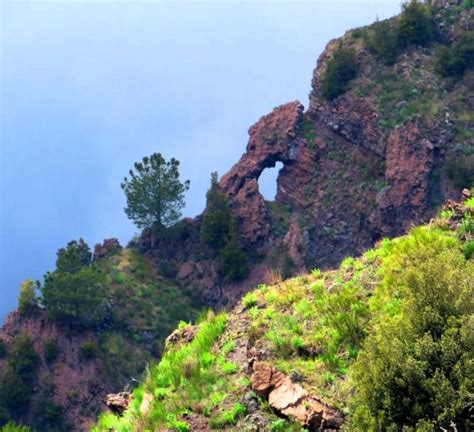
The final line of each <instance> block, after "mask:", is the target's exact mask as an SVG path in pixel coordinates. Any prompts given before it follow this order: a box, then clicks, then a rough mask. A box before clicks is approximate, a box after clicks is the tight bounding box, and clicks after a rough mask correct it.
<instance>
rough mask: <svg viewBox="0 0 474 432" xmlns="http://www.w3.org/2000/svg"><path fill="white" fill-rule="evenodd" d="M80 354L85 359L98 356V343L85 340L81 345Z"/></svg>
mask: <svg viewBox="0 0 474 432" xmlns="http://www.w3.org/2000/svg"><path fill="white" fill-rule="evenodd" d="M79 354H80V356H81V358H83V359H85V360H90V359H93V358H95V357H96V356H97V344H96V343H95V342H84V343H83V344H82V345H81V346H80V347H79Z"/></svg>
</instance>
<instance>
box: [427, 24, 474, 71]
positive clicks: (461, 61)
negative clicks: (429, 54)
mask: <svg viewBox="0 0 474 432" xmlns="http://www.w3.org/2000/svg"><path fill="white" fill-rule="evenodd" d="M473 67H474V31H467V32H465V33H463V34H462V35H461V37H460V38H459V40H457V41H456V42H454V43H453V44H452V45H451V46H449V47H441V48H440V49H439V50H438V52H437V53H436V71H437V72H438V73H439V74H440V75H441V76H443V77H450V78H453V79H459V78H462V76H463V75H464V73H465V72H466V71H468V70H470V69H472V68H473Z"/></svg>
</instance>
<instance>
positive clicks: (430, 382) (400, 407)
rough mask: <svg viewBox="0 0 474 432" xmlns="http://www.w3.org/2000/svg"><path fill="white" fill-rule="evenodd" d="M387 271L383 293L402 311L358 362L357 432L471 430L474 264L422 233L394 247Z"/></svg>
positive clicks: (389, 317) (450, 242)
mask: <svg viewBox="0 0 474 432" xmlns="http://www.w3.org/2000/svg"><path fill="white" fill-rule="evenodd" d="M382 272H383V282H384V285H383V289H381V291H380V293H383V292H385V293H386V294H387V295H390V296H391V297H393V295H396V296H397V297H399V299H400V300H399V306H398V307H397V308H394V309H393V308H392V309H391V312H390V313H386V314H383V315H382V316H380V317H379V319H378V320H377V323H376V324H375V326H374V329H373V331H372V334H371V335H370V336H369V337H368V338H367V339H366V341H365V343H364V348H363V350H362V351H361V352H360V353H359V356H358V358H357V362H356V364H355V366H354V374H353V380H354V386H355V389H356V396H355V397H354V399H353V400H352V407H353V409H354V412H353V415H352V418H351V421H350V427H351V430H354V431H385V430H401V429H404V430H405V428H406V430H412V429H408V428H415V429H416V430H423V431H424V430H434V429H435V428H436V429H438V428H441V427H445V428H447V427H449V425H450V422H451V421H453V422H454V423H455V424H457V425H459V426H460V427H461V428H462V430H469V428H470V426H469V424H468V420H467V418H468V410H469V404H470V400H469V398H470V396H469V391H468V389H469V388H472V385H473V380H472V377H473V376H474V375H473V372H474V370H473V364H472V358H473V355H474V347H473V345H472V337H473V336H474V334H473V326H472V314H473V312H474V302H473V299H472V294H471V289H472V284H473V282H474V265H473V263H472V262H466V261H465V259H464V257H463V256H462V255H461V254H460V253H459V251H458V248H457V247H456V241H455V240H454V239H449V238H447V237H443V235H441V234H438V233H436V231H429V230H426V231H423V230H420V229H418V230H415V231H414V233H412V234H411V235H410V236H409V237H407V238H405V239H402V240H400V241H398V242H395V243H392V246H391V250H389V253H388V254H387V255H386V256H385V257H384V259H383V264H382ZM382 298H383V295H382ZM382 301H386V300H382ZM471 427H472V425H471Z"/></svg>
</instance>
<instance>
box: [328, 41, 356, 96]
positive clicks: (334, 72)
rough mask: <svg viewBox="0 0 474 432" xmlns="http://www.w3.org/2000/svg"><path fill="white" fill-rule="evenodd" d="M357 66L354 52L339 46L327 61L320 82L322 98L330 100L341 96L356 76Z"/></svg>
mask: <svg viewBox="0 0 474 432" xmlns="http://www.w3.org/2000/svg"><path fill="white" fill-rule="evenodd" d="M357 71H358V65H357V60H356V56H355V51H354V49H352V48H344V47H342V45H340V46H339V47H338V48H337V49H336V50H335V51H334V54H333V56H332V58H331V59H329V60H328V62H327V66H326V70H325V71H324V73H323V76H322V80H321V92H322V95H323V97H324V98H326V99H328V100H332V99H334V98H336V97H337V96H339V95H341V94H343V93H344V92H345V91H346V90H347V88H348V84H349V82H350V81H351V80H352V79H354V78H355V77H356V75H357Z"/></svg>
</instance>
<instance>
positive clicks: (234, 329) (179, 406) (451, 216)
mask: <svg viewBox="0 0 474 432" xmlns="http://www.w3.org/2000/svg"><path fill="white" fill-rule="evenodd" d="M473 208H474V201H473V199H472V198H471V199H470V200H467V201H466V203H465V205H464V206H458V207H455V209H454V210H453V209H448V210H445V211H443V212H442V213H441V215H440V216H439V217H438V218H437V219H436V220H434V221H432V223H430V225H427V226H421V227H417V228H413V229H412V230H411V232H410V233H409V234H408V235H406V236H402V237H399V238H396V239H393V240H388V239H385V240H383V241H381V242H380V243H379V244H378V245H377V246H376V247H375V248H374V249H371V250H368V251H367V252H365V253H364V255H363V256H361V257H360V258H357V259H354V258H347V259H345V260H344V261H343V263H342V264H341V266H340V268H339V269H338V270H335V271H328V272H320V271H318V270H314V271H313V272H312V273H311V274H309V275H302V276H298V277H296V278H293V279H290V280H287V281H285V282H281V283H277V284H275V285H272V286H260V287H259V288H258V289H256V290H255V291H253V292H250V293H248V294H247V295H245V297H244V298H243V300H242V303H241V305H239V306H238V307H237V308H236V309H234V310H233V311H231V312H230V313H228V314H219V315H214V314H210V315H209V316H208V318H207V319H206V320H205V321H203V322H201V323H200V324H199V325H198V326H197V328H195V332H196V333H195V336H194V339H193V340H192V341H191V342H190V343H185V342H182V343H179V342H178V343H177V344H176V345H170V346H169V347H168V349H167V351H166V353H165V355H164V356H163V358H162V360H161V362H160V363H159V364H157V365H156V366H152V367H150V369H149V372H148V374H147V376H146V379H145V382H144V384H143V385H142V386H140V387H139V388H138V389H137V390H136V391H135V392H134V400H133V401H132V403H131V406H130V407H129V409H128V410H127V411H126V412H125V414H124V416H123V417H116V416H114V415H112V414H104V415H103V416H102V417H101V419H100V421H99V423H98V426H97V427H96V428H95V429H94V431H96V432H98V431H110V430H112V431H117V432H129V431H145V430H150V431H151V430H162V428H163V430H164V429H166V428H168V429H171V430H176V431H188V430H190V431H191V430H211V429H217V430H255V429H252V427H253V425H256V424H260V425H264V427H265V428H266V429H264V430H270V431H278V430H281V431H283V430H285V431H286V430H301V427H302V426H305V425H304V424H303V425H300V424H297V423H292V422H291V420H292V419H291V417H290V418H288V419H284V418H279V417H277V416H276V413H277V412H278V410H277V409H272V408H271V406H270V404H269V401H268V400H266V399H265V398H264V397H259V396H257V394H256V393H255V391H253V390H252V388H253V384H252V383H253V382H254V381H253V376H252V369H251V367H250V366H249V361H251V360H255V359H254V358H253V357H254V356H255V355H256V356H257V358H258V360H259V361H265V362H267V363H270V364H271V365H272V367H274V368H275V369H277V370H278V371H280V372H283V373H284V374H285V375H287V376H289V377H290V378H291V380H292V381H294V382H297V383H299V384H300V385H301V386H302V387H303V388H304V389H305V390H306V391H307V392H308V393H310V394H311V395H315V397H317V398H318V399H320V400H321V402H323V403H326V404H327V405H330V406H332V407H335V408H337V409H338V410H340V411H341V412H342V413H343V414H344V415H345V418H346V421H345V426H343V428H345V429H346V430H350V431H388V430H390V431H392V430H393V431H397V430H401V429H402V428H403V430H406V431H410V430H413V431H415V430H416V431H434V430H439V428H440V427H444V428H448V427H450V425H451V427H452V425H453V424H454V425H455V427H456V428H457V430H458V431H468V430H472V427H474V424H473V423H472V418H471V417H470V409H472V404H473V400H472V394H473V390H474V382H473V381H474V345H473V344H472V340H473V337H474V298H473V292H472V287H473V286H474V260H473V259H472V245H473V243H472V242H473V238H474V222H473V218H472V217H473ZM460 209H461V210H460ZM460 212H461V213H460ZM181 328H182V330H183V329H184V328H186V325H185V324H183V325H182V326H181ZM255 353H257V354H255ZM254 374H255V371H254ZM254 390H255V389H254ZM271 402H272V401H271V399H270V403H271ZM293 420H295V419H293ZM197 425H201V427H203V426H202V425H205V428H204V429H197V427H198V426H197ZM306 426H308V425H306ZM206 428H208V429H206ZM310 430H318V429H317V428H311V427H310Z"/></svg>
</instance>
